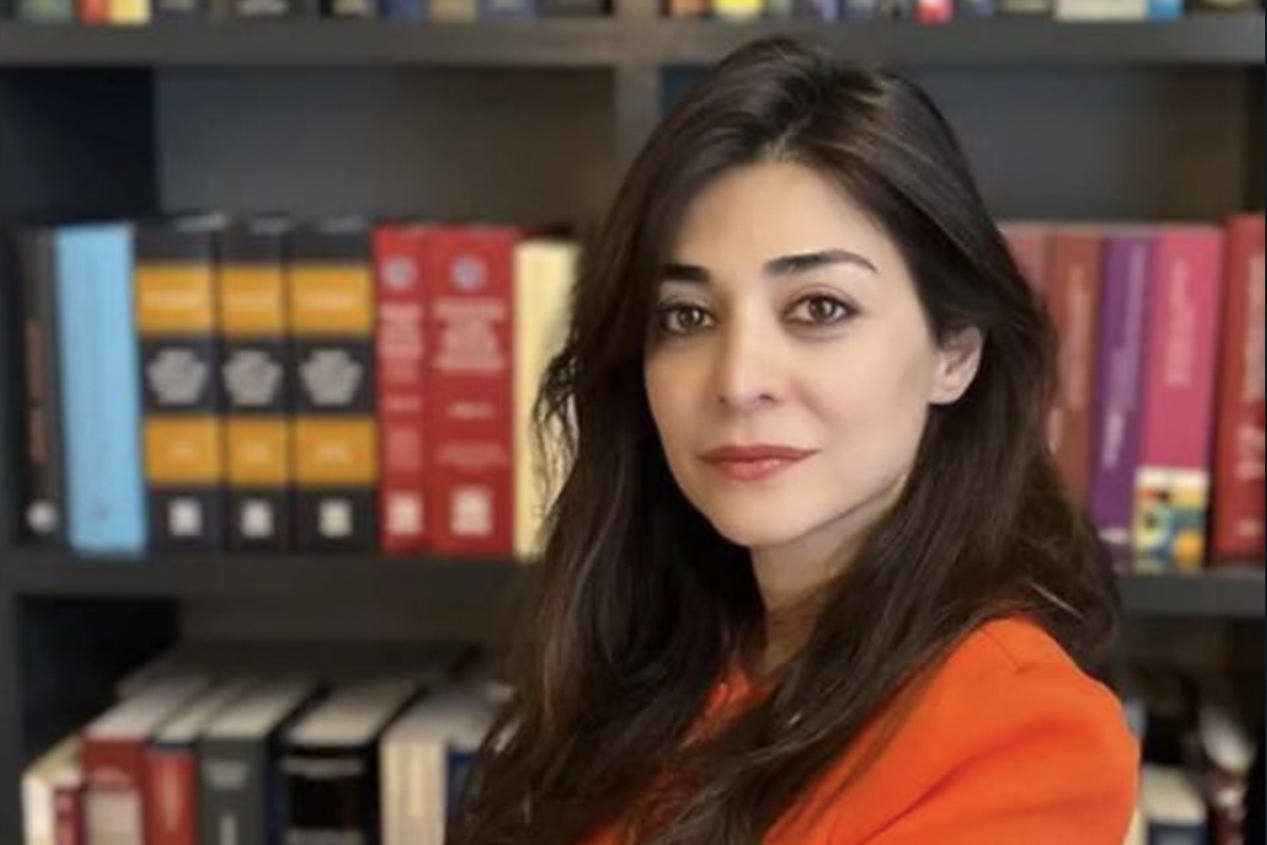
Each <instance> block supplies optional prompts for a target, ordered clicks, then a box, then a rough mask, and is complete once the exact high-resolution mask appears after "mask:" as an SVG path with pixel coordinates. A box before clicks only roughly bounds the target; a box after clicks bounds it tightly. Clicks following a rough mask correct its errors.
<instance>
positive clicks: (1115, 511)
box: [1090, 229, 1153, 561]
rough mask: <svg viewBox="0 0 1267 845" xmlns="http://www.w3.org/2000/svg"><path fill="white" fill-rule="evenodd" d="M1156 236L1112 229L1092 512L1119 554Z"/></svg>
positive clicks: (1127, 539) (1126, 536)
mask: <svg viewBox="0 0 1267 845" xmlns="http://www.w3.org/2000/svg"><path fill="white" fill-rule="evenodd" d="M1152 249H1153V236H1152V234H1151V233H1150V232H1148V231H1147V230H1144V229H1131V230H1117V231H1114V230H1109V231H1108V232H1107V233H1106V236H1105V239H1104V253H1103V261H1104V289H1103V293H1102V294H1101V297H1102V298H1101V302H1100V330H1099V338H1098V347H1097V350H1096V369H1097V372H1099V373H1100V378H1099V379H1098V380H1097V381H1098V389H1097V391H1096V396H1095V401H1094V404H1093V408H1092V435H1091V436H1092V440H1091V450H1092V451H1091V454H1092V460H1093V461H1094V463H1093V464H1092V467H1091V485H1090V487H1091V492H1090V496H1091V518H1092V519H1093V520H1094V521H1095V524H1096V526H1097V527H1098V528H1099V531H1100V538H1101V539H1102V540H1103V541H1104V542H1105V543H1106V544H1107V545H1108V546H1109V548H1110V549H1111V550H1112V551H1113V553H1114V555H1115V557H1116V558H1117V559H1118V560H1119V561H1125V560H1126V559H1127V557H1126V556H1127V554H1128V553H1129V550H1130V547H1131V517H1132V515H1133V511H1134V502H1135V470H1136V466H1137V465H1138V463H1139V444H1140V426H1139V413H1140V408H1141V406H1142V399H1143V386H1144V381H1143V372H1144V369H1143V363H1144V352H1145V350H1146V349H1147V348H1148V346H1147V341H1148V337H1147V334H1148V321H1147V315H1148V308H1147V307H1146V305H1147V301H1148V279H1149V272H1150V267H1149V265H1150V264H1151V262H1152Z"/></svg>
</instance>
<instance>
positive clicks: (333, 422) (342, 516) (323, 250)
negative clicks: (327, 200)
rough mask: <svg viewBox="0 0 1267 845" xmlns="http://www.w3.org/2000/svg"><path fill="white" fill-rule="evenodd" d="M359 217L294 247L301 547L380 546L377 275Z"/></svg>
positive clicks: (322, 228) (298, 240)
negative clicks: (375, 289)
mask: <svg viewBox="0 0 1267 845" xmlns="http://www.w3.org/2000/svg"><path fill="white" fill-rule="evenodd" d="M370 255H371V253H370V229H369V226H368V223H367V222H366V221H365V220H363V219H360V218H329V219H325V220H321V221H316V222H314V223H312V224H310V225H306V226H302V227H298V228H296V229H295V231H294V232H293V233H292V236H291V242H290V266H289V273H290V283H289V302H288V307H289V314H290V331H291V335H290V360H291V367H292V377H293V378H294V382H295V388H296V402H295V422H294V439H293V443H292V450H293V451H292V454H293V456H294V457H293V460H294V468H295V493H296V496H295V503H296V529H297V547H298V548H299V550H301V551H355V550H370V549H375V548H377V546H378V521H377V514H378V507H377V496H378V465H379V453H378V423H377V420H376V418H375V407H376V404H377V400H376V398H375V390H374V383H375V374H374V276H373V271H372V268H371V266H370Z"/></svg>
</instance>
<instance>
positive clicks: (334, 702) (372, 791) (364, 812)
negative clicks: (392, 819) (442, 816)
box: [277, 678, 419, 845]
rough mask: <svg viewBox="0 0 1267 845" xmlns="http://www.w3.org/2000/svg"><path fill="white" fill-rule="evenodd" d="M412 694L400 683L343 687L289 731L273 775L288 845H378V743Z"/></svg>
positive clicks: (411, 685)
mask: <svg viewBox="0 0 1267 845" xmlns="http://www.w3.org/2000/svg"><path fill="white" fill-rule="evenodd" d="M418 690H419V683H418V682H417V681H414V680H411V679H404V678H402V679H373V680H363V681H359V682H352V683H348V684H345V685H343V686H341V687H339V688H336V689H335V690H334V691H333V692H332V693H331V694H330V696H329V697H328V698H326V699H325V701H323V702H322V703H321V704H319V705H317V706H316V707H314V708H312V709H311V710H310V711H309V712H308V713H307V714H306V715H305V716H304V717H303V718H302V719H301V720H300V721H298V722H297V723H296V724H295V725H294V726H293V727H292V728H291V729H290V730H289V731H288V732H287V735H286V737H285V740H284V745H283V748H282V750H281V753H280V756H279V759H278V763H277V770H278V774H279V777H280V779H281V782H282V785H283V794H284V798H283V801H282V806H283V807H285V815H286V818H285V822H284V824H283V839H284V841H285V842H286V843H288V845H324V843H330V842H349V843H350V842H360V843H371V842H378V841H379V837H380V832H381V828H382V822H381V816H382V801H381V800H380V782H379V774H380V763H379V738H380V737H381V735H382V733H383V731H384V729H385V728H386V727H387V725H388V724H389V723H390V722H391V721H392V719H394V718H395V717H396V716H397V715H398V714H399V713H400V712H401V710H403V709H404V708H405V707H406V706H407V705H408V704H409V702H410V700H411V699H413V698H414V697H415V696H416V695H417V693H418Z"/></svg>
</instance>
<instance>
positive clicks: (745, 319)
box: [713, 315, 784, 412]
mask: <svg viewBox="0 0 1267 845" xmlns="http://www.w3.org/2000/svg"><path fill="white" fill-rule="evenodd" d="M718 335H719V337H718V340H719V343H718V344H717V347H716V358H715V361H714V366H713V380H714V390H715V393H716V396H717V401H718V402H719V403H720V404H721V405H723V406H725V407H727V408H730V409H732V410H736V411H744V412H746V411H752V410H756V409H758V408H761V407H763V406H767V405H772V404H775V403H776V402H777V401H778V400H779V397H780V396H781V395H782V393H783V382H784V372H783V370H784V367H783V365H782V357H783V356H782V354H781V351H780V350H781V346H780V344H779V340H778V337H777V334H776V333H775V332H772V331H771V330H770V328H769V327H767V326H766V325H765V324H764V322H763V321H762V320H761V319H760V318H759V317H757V316H755V315H747V316H743V315H736V317H735V318H733V319H731V320H728V321H726V324H725V325H724V327H723V328H722V331H720V332H719V333H718Z"/></svg>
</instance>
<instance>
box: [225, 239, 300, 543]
mask: <svg viewBox="0 0 1267 845" xmlns="http://www.w3.org/2000/svg"><path fill="white" fill-rule="evenodd" d="M290 228H291V225H290V222H289V221H288V220H286V219H285V218H283V217H277V216H259V217H255V218H248V219H245V220H242V221H239V222H238V223H236V224H234V225H232V226H230V227H229V228H228V229H227V230H226V231H225V232H224V234H223V236H222V239H221V253H220V265H219V270H218V275H219V278H218V280H217V285H216V287H217V292H218V295H219V303H218V305H219V314H220V340H221V345H222V363H221V370H220V377H221V382H222V390H223V394H224V405H225V415H226V419H225V480H226V483H227V485H228V501H227V504H226V514H227V515H226V522H227V525H226V531H225V533H226V535H227V536H226V539H227V544H228V547H229V549H230V550H232V551H284V550H286V549H290V548H292V547H293V544H294V537H293V523H294V518H293V511H294V505H293V480H294V472H293V463H294V462H293V460H292V455H291V434H292V432H291V425H292V412H293V408H294V394H293V388H294V385H293V379H292V370H291V366H290V355H289V351H288V350H289V345H288V341H287V335H288V326H287V318H286V298H287V277H286V252H285V250H286V240H287V236H288V233H289V231H290Z"/></svg>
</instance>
